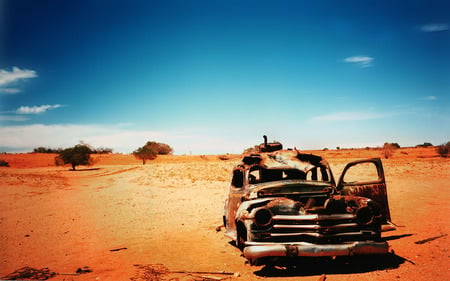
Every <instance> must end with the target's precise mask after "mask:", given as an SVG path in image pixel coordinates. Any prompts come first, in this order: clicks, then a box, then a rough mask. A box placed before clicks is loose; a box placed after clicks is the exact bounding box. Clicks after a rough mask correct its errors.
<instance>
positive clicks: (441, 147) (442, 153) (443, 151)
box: [436, 141, 450, 158]
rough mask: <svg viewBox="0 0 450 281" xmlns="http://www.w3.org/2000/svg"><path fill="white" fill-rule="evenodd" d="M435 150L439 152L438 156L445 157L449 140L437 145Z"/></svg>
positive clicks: (449, 143) (449, 146)
mask: <svg viewBox="0 0 450 281" xmlns="http://www.w3.org/2000/svg"><path fill="white" fill-rule="evenodd" d="M436 152H437V153H438V154H439V156H441V157H444V158H447V157H448V155H449V153H450V141H448V142H447V143H445V144H441V145H439V146H437V147H436Z"/></svg>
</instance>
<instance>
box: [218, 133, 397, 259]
mask: <svg viewBox="0 0 450 281" xmlns="http://www.w3.org/2000/svg"><path fill="white" fill-rule="evenodd" d="M361 165H362V166H364V170H366V169H365V168H366V166H368V168H370V169H372V170H373V171H372V178H369V179H363V180H362V181H361V180H357V179H356V180H353V179H352V178H351V177H349V175H352V177H353V176H354V174H355V173H356V174H358V171H359V170H358V169H355V167H358V166H361ZM359 168H361V167H359ZM352 170H355V171H356V172H354V171H352ZM223 220H224V225H225V234H226V235H227V236H228V237H230V238H231V239H232V240H234V241H235V243H236V245H237V247H238V248H239V249H241V250H242V251H243V254H244V256H245V257H246V258H247V259H248V260H249V261H250V263H251V264H253V265H256V264H263V263H269V262H273V261H277V260H282V259H284V260H285V259H286V258H288V259H290V260H293V258H295V257H320V256H331V257H334V256H350V255H360V254H386V253H387V252H388V243H387V242H386V241H384V240H383V239H382V238H381V232H382V231H386V230H393V229H395V228H394V227H393V225H392V223H390V214H389V206H388V201H387V193H386V184H385V178H384V172H383V166H382V163H381V160H380V159H379V158H372V159H364V160H360V161H355V162H351V163H349V164H347V166H346V167H345V168H344V170H343V172H342V175H341V177H340V179H339V181H338V183H337V184H336V182H335V180H334V177H333V174H332V171H331V169H330V167H329V165H328V163H327V161H325V160H324V159H323V158H322V157H320V156H317V155H312V154H303V153H301V152H299V151H298V150H296V149H294V150H283V149H282V145H281V144H280V143H267V139H266V138H265V142H264V143H263V144H261V145H260V146H259V152H258V153H252V154H248V155H245V156H244V157H243V159H242V161H241V163H239V164H238V165H237V166H236V167H235V168H234V169H233V173H232V181H231V186H230V190H229V196H228V198H227V200H226V204H225V208H224V216H223Z"/></svg>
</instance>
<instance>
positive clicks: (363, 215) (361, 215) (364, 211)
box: [356, 206, 374, 225]
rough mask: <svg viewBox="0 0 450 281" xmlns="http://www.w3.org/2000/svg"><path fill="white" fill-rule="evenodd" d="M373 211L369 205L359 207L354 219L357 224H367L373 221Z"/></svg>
mask: <svg viewBox="0 0 450 281" xmlns="http://www.w3.org/2000/svg"><path fill="white" fill-rule="evenodd" d="M373 218H374V215H373V211H372V209H371V208H370V207H367V206H365V207H361V208H359V209H358V210H357V211H356V221H357V222H358V224H359V225H369V224H371V223H372V222H373Z"/></svg>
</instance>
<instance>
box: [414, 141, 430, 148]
mask: <svg viewBox="0 0 450 281" xmlns="http://www.w3.org/2000/svg"><path fill="white" fill-rule="evenodd" d="M430 146H433V144H431V143H429V142H424V143H423V144H418V145H416V147H430Z"/></svg>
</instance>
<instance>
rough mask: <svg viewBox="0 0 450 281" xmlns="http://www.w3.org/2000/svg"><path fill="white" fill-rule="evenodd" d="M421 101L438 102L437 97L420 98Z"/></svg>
mask: <svg viewBox="0 0 450 281" xmlns="http://www.w3.org/2000/svg"><path fill="white" fill-rule="evenodd" d="M420 100H437V97H436V96H426V97H422V98H420Z"/></svg>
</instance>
